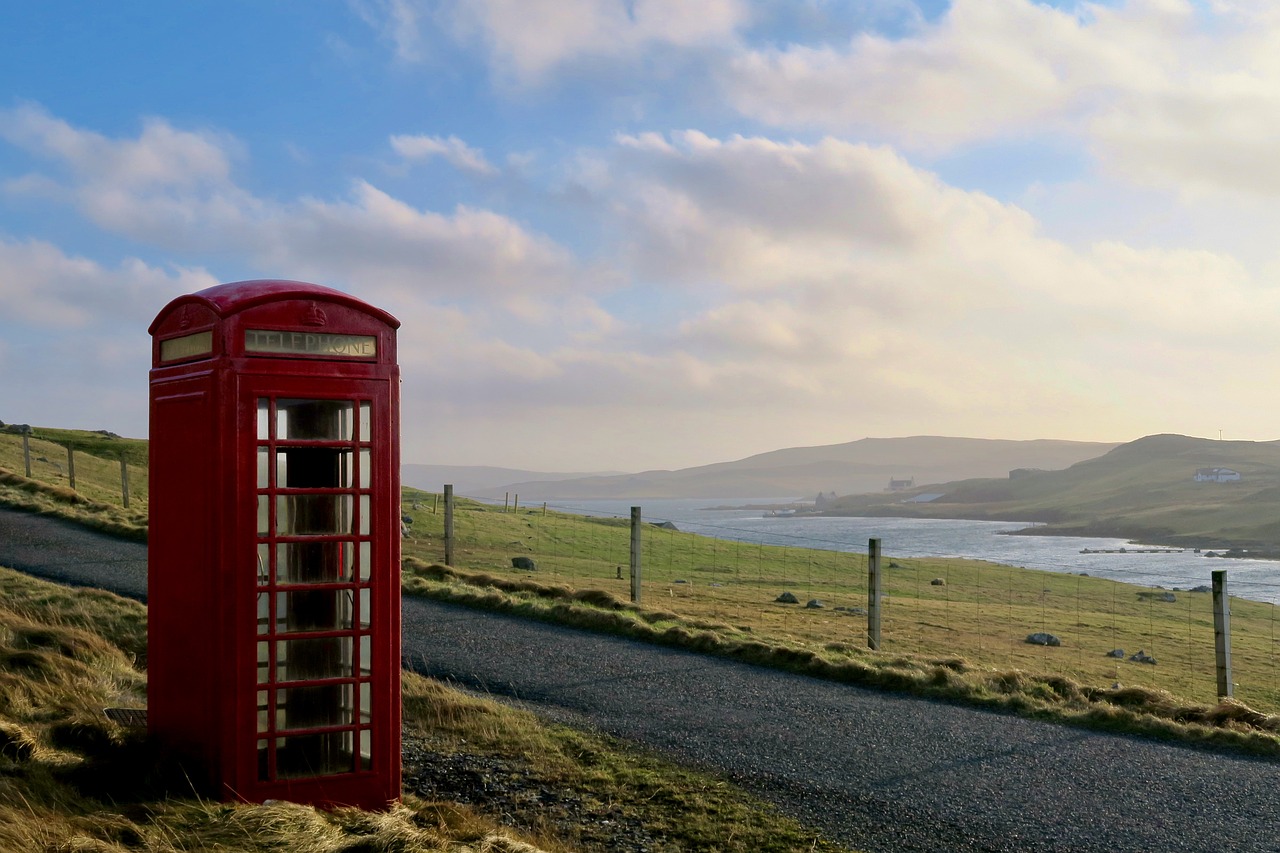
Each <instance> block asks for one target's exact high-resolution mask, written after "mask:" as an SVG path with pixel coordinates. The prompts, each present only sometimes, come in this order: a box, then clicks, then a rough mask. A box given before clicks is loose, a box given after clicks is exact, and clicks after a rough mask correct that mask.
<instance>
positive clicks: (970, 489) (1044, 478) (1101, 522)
mask: <svg viewBox="0 0 1280 853" xmlns="http://www.w3.org/2000/svg"><path fill="white" fill-rule="evenodd" d="M1203 468H1229V469H1231V470H1232V471H1236V472H1239V474H1240V479H1239V480H1238V481H1232V482H1199V481H1197V480H1196V479H1195V475H1196V472H1197V471H1198V470H1200V469H1203ZM924 492H929V493H931V494H937V495H940V497H936V498H934V499H932V500H929V501H927V502H922V503H917V502H910V503H904V501H909V500H910V498H911V497H914V496H916V495H919V494H921V493H924ZM827 509H828V512H831V513H835V514H841V515H886V516H888V515H892V516H909V517H931V518H972V519H984V518H990V519H1002V520H1018V521H1039V522H1043V523H1045V525H1046V526H1045V527H1043V528H1040V529H1039V532H1042V533H1061V534H1076V535H1088V536H1115V537H1121V538H1126V539H1134V540H1138V541H1141V542H1143V543H1145V544H1163V545H1182V546H1192V547H1203V548H1238V549H1250V550H1253V551H1257V550H1258V549H1261V550H1263V551H1265V552H1267V553H1280V441H1218V440H1214V439H1207V438H1192V437H1189V436H1185V435H1171V434H1161V435H1149V436H1146V437H1144V438H1140V439H1138V440H1136V441H1131V442H1129V443H1127V444H1123V445H1120V446H1118V447H1115V448H1114V449H1112V450H1110V451H1109V452H1107V453H1104V454H1102V455H1100V456H1098V457H1096V458H1093V459H1086V460H1082V461H1080V462H1077V463H1076V464H1074V465H1071V466H1070V467H1067V468H1064V469H1062V470H1056V471H1040V472H1035V473H1032V474H1029V475H1027V476H1020V477H1015V478H1009V477H1004V478H970V479H964V480H956V481H952V482H947V483H943V484H941V485H934V486H930V487H929V488H927V489H921V488H915V489H912V490H909V491H906V492H903V493H900V494H898V495H894V496H889V495H884V494H881V495H850V496H844V497H841V498H839V499H837V500H836V501H834V502H832V503H831V504H830V505H829V506H828V508H827ZM1255 556H1257V554H1255Z"/></svg>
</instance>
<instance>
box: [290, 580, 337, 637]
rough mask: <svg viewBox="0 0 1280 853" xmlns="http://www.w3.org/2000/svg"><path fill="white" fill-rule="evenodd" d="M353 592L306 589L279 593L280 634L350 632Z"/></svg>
mask: <svg viewBox="0 0 1280 853" xmlns="http://www.w3.org/2000/svg"><path fill="white" fill-rule="evenodd" d="M352 597H353V591H352V590H349V589H306V590H295V591H290V592H278V593H276V631H277V632H279V633H287V632H294V631H339V630H350V628H351V617H352V600H351V599H352Z"/></svg>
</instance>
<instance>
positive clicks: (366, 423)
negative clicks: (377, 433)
mask: <svg viewBox="0 0 1280 853" xmlns="http://www.w3.org/2000/svg"><path fill="white" fill-rule="evenodd" d="M372 438H373V416H372V414H371V409H370V406H369V401H368V400H361V401H360V440H361V441H364V442H368V441H371V440H372Z"/></svg>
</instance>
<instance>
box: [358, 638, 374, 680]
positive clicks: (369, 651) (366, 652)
mask: <svg viewBox="0 0 1280 853" xmlns="http://www.w3.org/2000/svg"><path fill="white" fill-rule="evenodd" d="M370 640H371V638H370V637H361V638H360V674H361V675H372V674H373V663H372V661H371V658H372V657H373V645H372V643H371V642H370Z"/></svg>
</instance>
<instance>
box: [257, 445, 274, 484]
mask: <svg viewBox="0 0 1280 853" xmlns="http://www.w3.org/2000/svg"><path fill="white" fill-rule="evenodd" d="M270 476H271V454H270V453H269V452H268V451H267V448H265V447H259V448H258V488H259V489H266V488H269V487H270V486H271V480H270V479H268V478H269V477H270Z"/></svg>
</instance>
